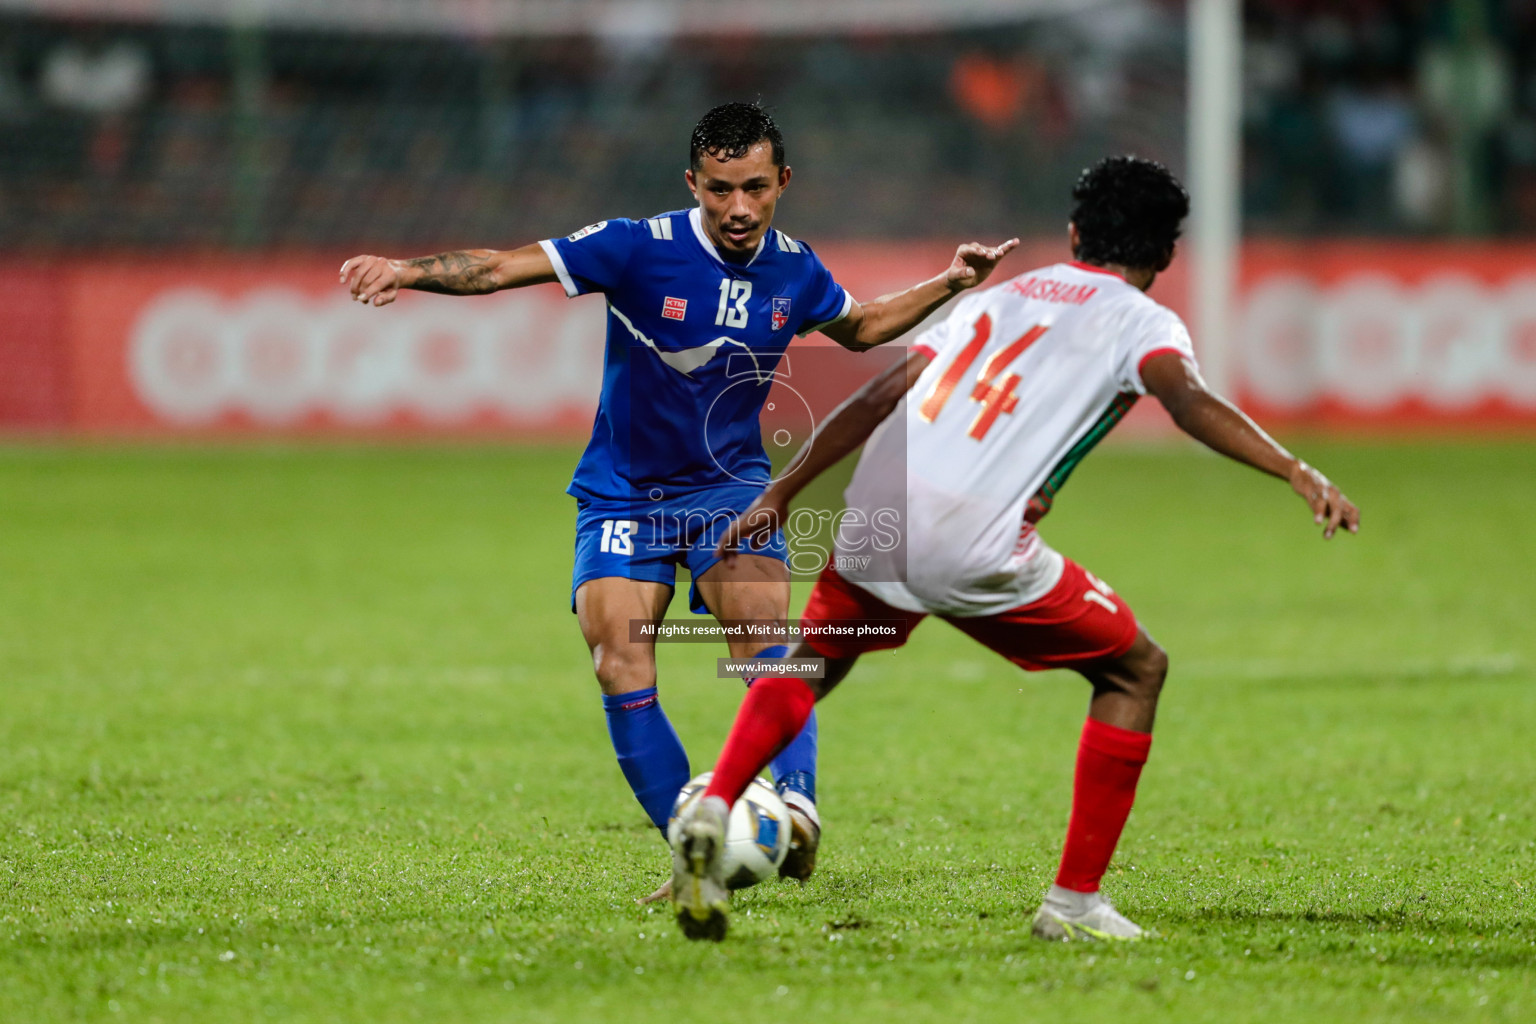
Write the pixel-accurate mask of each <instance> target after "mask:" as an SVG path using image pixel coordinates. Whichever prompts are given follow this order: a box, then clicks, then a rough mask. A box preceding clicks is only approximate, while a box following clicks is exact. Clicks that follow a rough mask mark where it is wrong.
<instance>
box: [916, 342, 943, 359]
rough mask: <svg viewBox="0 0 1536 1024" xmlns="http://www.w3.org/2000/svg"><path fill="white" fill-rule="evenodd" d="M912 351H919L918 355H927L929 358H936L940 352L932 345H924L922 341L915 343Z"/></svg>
mask: <svg viewBox="0 0 1536 1024" xmlns="http://www.w3.org/2000/svg"><path fill="white" fill-rule="evenodd" d="M911 351H913V352H915V353H917V354H918V355H922V356H927V357H928V358H929V359H935V358H937V357H938V354H939V353H938V351H937V350H936V349H935V348H934V347H933V346H932V345H924V344H923V343H922V342H918V343H917V344H916V345H913V346H912V348H911Z"/></svg>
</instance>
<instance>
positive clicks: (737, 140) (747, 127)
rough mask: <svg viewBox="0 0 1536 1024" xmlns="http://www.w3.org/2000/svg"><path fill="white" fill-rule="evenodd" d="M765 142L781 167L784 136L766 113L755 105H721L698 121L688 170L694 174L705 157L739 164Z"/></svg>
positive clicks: (689, 155)
mask: <svg viewBox="0 0 1536 1024" xmlns="http://www.w3.org/2000/svg"><path fill="white" fill-rule="evenodd" d="M764 139H767V140H768V142H769V144H770V145H771V146H773V162H774V163H775V164H777V165H778V166H780V167H783V166H784V135H783V133H782V132H780V131H779V126H778V125H776V124H774V123H773V118H771V117H769V116H768V111H766V110H764V109H763V108H762V107H760V106H759V105H757V104H756V103H722V104H720V105H719V106H718V107H715V108H713V109H711V110H710V111H709V113H707V114H705V115H704V116H703V117H701V118H699V123H698V124H696V125H694V126H693V137H692V138H691V139H689V143H688V166H689V167H692V168H693V169H694V170H695V171H697V170H698V169H699V168H700V167H701V166H702V165H703V161H704V154H705V153H708V154H709V155H710V156H712V157H714V158H715V159H717V160H738V159H740V158H741V157H743V156H746V155H747V150H749V149H751V148H752V147H753V146H755V145H757V144H758V143H759V142H762V141H763V140H764Z"/></svg>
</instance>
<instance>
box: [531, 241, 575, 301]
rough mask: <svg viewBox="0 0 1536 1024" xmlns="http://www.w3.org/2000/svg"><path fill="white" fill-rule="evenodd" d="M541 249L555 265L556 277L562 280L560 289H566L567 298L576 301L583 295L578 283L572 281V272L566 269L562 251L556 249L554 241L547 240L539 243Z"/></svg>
mask: <svg viewBox="0 0 1536 1024" xmlns="http://www.w3.org/2000/svg"><path fill="white" fill-rule="evenodd" d="M539 248H541V249H543V250H544V255H546V256H548V257H549V262H550V263H552V264H554V267H555V276H556V277H558V278H559V279H560V287H562V288H564V289H565V297H566V298H568V299H574V298H575V297H576V296H578V295H580V294H581V289H580V288H577V287H576V282H575V281H574V280H572V279H571V272H570V271H569V270H566V269H565V260H564V259H563V258H561V256H560V250H559V249H558V248H556V246H555V243H554V240H553V239H549V238H546V239H544V240H543V241H541V242H540V243H539Z"/></svg>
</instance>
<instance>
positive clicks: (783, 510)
mask: <svg viewBox="0 0 1536 1024" xmlns="http://www.w3.org/2000/svg"><path fill="white" fill-rule="evenodd" d="M788 512H789V508H788V503H787V502H784V501H782V500H780V499H778V498H777V497H775V496H774V494H773V492H772V491H771V490H770V491H764V492H763V493H762V494H759V495H758V496H757V500H756V501H754V502H753V503H752V504H750V505H748V506H747V509H746V511H745V512H743V513H742V514H741V515H739V516H737V517H736V518H735V519H733V520H732V521H731V525H730V527H729V528H728V529H727V530H726V531H725V536H724V537H721V538H720V543H719V544H717V545H716V546H715V557H716V558H719V559H722V560H724V562H725V564H726V565H735V564H736V556H737V555H738V554H740V553H741V552H742V551H746V552H747V553H748V554H751V553H752V552H753V551H754V550H759V551H760V550H762V549H763V548H764V547H765V546H767V544H768V542H769V541H771V540H773V535H774V534H775V533H777V532H778V529H779V527H780V526H781V525H782V524H783V522H784V517H785V515H787V514H788Z"/></svg>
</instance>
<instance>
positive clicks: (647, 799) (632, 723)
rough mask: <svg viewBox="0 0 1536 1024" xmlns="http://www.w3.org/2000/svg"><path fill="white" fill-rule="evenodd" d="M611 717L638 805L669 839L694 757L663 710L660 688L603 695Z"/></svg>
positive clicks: (610, 724) (615, 747)
mask: <svg viewBox="0 0 1536 1024" xmlns="http://www.w3.org/2000/svg"><path fill="white" fill-rule="evenodd" d="M603 710H604V711H606V712H607V713H608V738H609V739H611V740H613V752H614V753H615V754H617V755H618V756H619V768H620V769H622V770H623V772H624V778H625V779H626V780H627V781H628V782H629V788H630V789H632V790H634V791H635V799H636V800H639V801H640V806H641V807H644V808H645V813H646V814H648V815H650V817H651V822H652V824H654V825H655V826H656V827H657V828H659V829H661V830H662V832H663V833H665V832H666V830H667V819H668V818H669V817H671V816H672V804H673V802H674V801H675V800H676V799H677V794H678V792H679V791H680V790H681V789H682V788H683V787H684V786H686V785H687V784H688V780H689V779H690V778H692V776H691V775H690V774H689V771H688V754H687V753H686V752H685V751H684V750H683V743H682V741H681V740H679V739H678V738H677V731H676V730H674V729H673V728H672V723H671V722H669V721H667V713H666V712H665V711H663V710H661V700H660V699H659V698H658V697H657V696H656V687H654V686H652V687H650V688H649V689H645V690H635V691H634V692H632V693H618V694H607V693H605V694H603Z"/></svg>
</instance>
